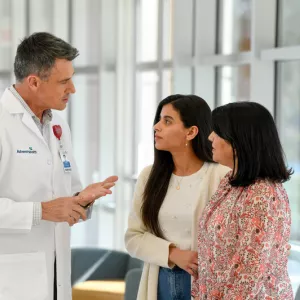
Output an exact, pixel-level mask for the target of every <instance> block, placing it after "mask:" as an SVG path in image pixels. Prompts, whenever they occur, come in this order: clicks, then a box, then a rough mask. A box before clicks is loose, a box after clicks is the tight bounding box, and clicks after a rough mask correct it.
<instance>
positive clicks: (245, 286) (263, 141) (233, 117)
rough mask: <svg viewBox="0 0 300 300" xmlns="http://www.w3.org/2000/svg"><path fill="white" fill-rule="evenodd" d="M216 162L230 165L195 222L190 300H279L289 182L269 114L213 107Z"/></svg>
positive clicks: (285, 294) (287, 293) (283, 289)
mask: <svg viewBox="0 0 300 300" xmlns="http://www.w3.org/2000/svg"><path fill="white" fill-rule="evenodd" d="M212 122H213V131H212V133H211V134H210V136H209V140H210V141H211V143H212V151H213V160H214V161H215V162H218V163H220V164H222V165H224V166H227V167H229V168H231V169H232V171H230V172H229V173H228V174H227V175H226V176H225V177H224V178H223V179H222V181H221V183H220V186H219V188H218V190H217V192H216V193H215V194H214V195H213V197H212V198H211V200H210V201H209V203H208V204H207V206H206V207H205V209H204V211H203V214H202V216H201V218H200V220H199V229H198V276H199V277H198V279H197V280H194V282H193V289H192V295H193V296H194V298H195V299H224V300H238V299H239V300H242V299H243V300H244V299H259V300H261V299H276V300H280V299H284V300H292V299H293V293H292V287H291V283H290V279H289V276H288V271H287V261H288V241H289V237H290V227H291V213H290V207H289V200H288V196H287V194H286V191H285V189H284V187H283V185H282V183H283V182H285V181H287V180H289V178H290V176H291V174H292V170H291V169H287V167H286V165H285V161H284V154H283V150H282V146H281V143H280V140H279V136H278V132H277V129H276V126H275V123H274V120H273V118H272V116H271V114H270V113H269V111H268V110H267V109H266V108H265V107H263V106H262V105H260V104H258V103H254V102H237V103H230V104H227V105H224V106H221V107H218V108H216V109H215V110H214V111H213V113H212Z"/></svg>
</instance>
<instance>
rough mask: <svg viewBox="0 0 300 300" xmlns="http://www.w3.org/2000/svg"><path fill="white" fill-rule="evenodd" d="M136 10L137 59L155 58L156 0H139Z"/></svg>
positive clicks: (148, 59) (156, 31)
mask: <svg viewBox="0 0 300 300" xmlns="http://www.w3.org/2000/svg"><path fill="white" fill-rule="evenodd" d="M138 11H139V12H140V15H139V16H137V20H138V26H137V30H138V34H137V37H138V41H137V47H138V49H137V54H138V61H139V62H145V61H154V60H157V33H158V0H151V1H149V0H140V10H138Z"/></svg>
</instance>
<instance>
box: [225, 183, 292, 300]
mask: <svg viewBox="0 0 300 300" xmlns="http://www.w3.org/2000/svg"><path fill="white" fill-rule="evenodd" d="M246 197H247V198H246V202H245V205H244V208H243V212H242V214H241V216H240V218H239V221H238V222H239V227H240V229H241V230H240V232H241V234H240V236H239V241H238V244H237V248H236V250H235V254H234V255H233V259H232V260H231V261H230V263H229V268H228V270H227V271H226V273H227V274H226V275H227V276H228V277H227V279H228V281H227V282H228V285H227V287H228V288H227V289H225V293H224V295H223V299H224V300H233V299H254V298H255V296H256V295H257V294H258V293H259V291H260V289H261V286H262V281H263V280H264V281H265V280H266V279H267V280H268V281H269V284H274V282H273V280H274V278H273V277H272V274H271V273H270V272H269V270H268V267H269V263H270V261H271V260H272V261H274V260H278V263H279V265H281V263H282V262H281V261H280V260H282V257H287V255H286V253H285V254H283V255H277V256H276V255H275V256H274V252H272V256H270V253H271V251H272V249H274V247H275V248H280V249H285V248H286V245H287V244H288V240H289V236H290V226H291V216H290V209H289V204H288V199H287V197H280V198H278V196H277V194H276V193H275V192H274V186H272V185H270V184H269V185H268V184H266V183H260V184H255V185H253V186H252V187H251V188H249V190H248V195H247V196H246ZM282 251H285V250H282ZM275 253H276V252H275ZM279 256H280V257H279ZM282 271H284V270H282Z"/></svg>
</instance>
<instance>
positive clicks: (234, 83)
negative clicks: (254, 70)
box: [217, 65, 250, 105]
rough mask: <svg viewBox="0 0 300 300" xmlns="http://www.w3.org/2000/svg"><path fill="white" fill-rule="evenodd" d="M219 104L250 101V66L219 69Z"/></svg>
mask: <svg viewBox="0 0 300 300" xmlns="http://www.w3.org/2000/svg"><path fill="white" fill-rule="evenodd" d="M217 84H218V90H217V103H218V105H224V104H226V103H229V102H235V101H248V100H249V99H250V66H249V65H243V66H238V67H230V66H226V67H220V68H217Z"/></svg>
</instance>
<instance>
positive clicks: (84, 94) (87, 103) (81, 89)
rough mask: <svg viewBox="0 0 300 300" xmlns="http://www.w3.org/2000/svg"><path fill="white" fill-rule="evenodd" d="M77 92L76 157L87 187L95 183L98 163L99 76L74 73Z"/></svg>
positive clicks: (74, 113)
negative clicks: (94, 176)
mask: <svg viewBox="0 0 300 300" xmlns="http://www.w3.org/2000/svg"><path fill="white" fill-rule="evenodd" d="M74 85H75V88H76V94H74V95H72V99H71V101H70V110H71V124H70V125H71V130H72V140H73V148H74V156H75V159H76V162H77V165H78V169H79V174H80V175H81V180H82V184H83V185H84V186H86V185H88V184H89V183H91V182H92V176H93V172H94V168H95V167H94V166H97V165H98V164H97V159H98V149H97V143H96V142H97V140H98V132H97V129H98V127H97V118H98V116H97V114H98V109H97V105H98V99H99V96H98V86H99V83H98V75H97V74H80V75H79V74H78V75H75V76H74Z"/></svg>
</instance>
